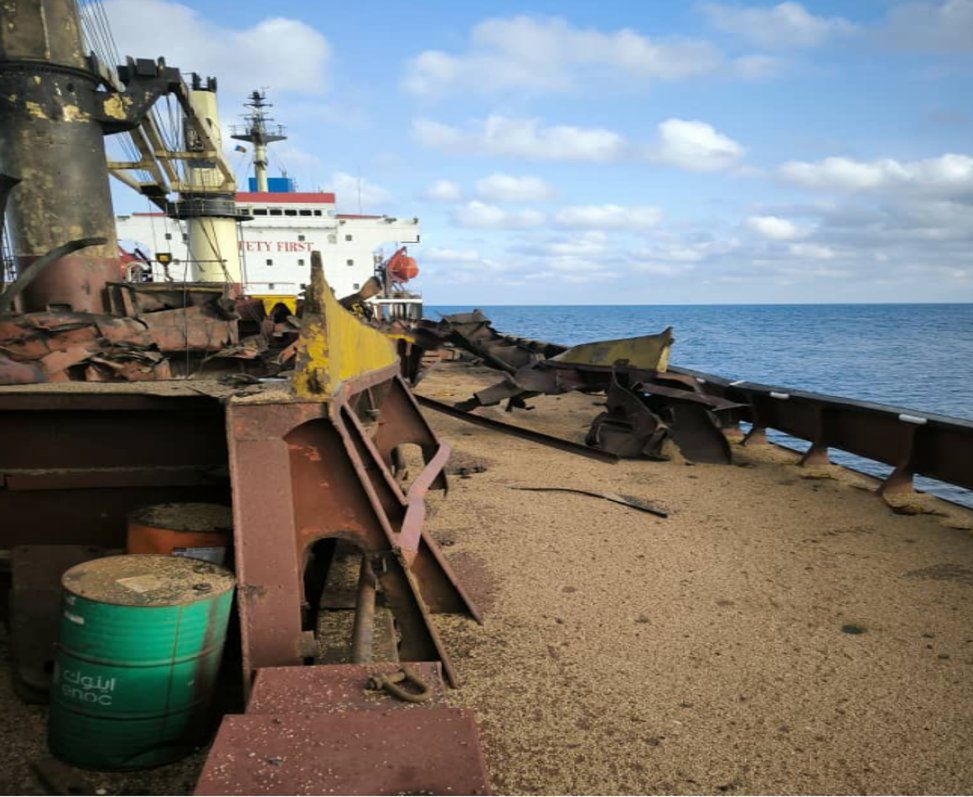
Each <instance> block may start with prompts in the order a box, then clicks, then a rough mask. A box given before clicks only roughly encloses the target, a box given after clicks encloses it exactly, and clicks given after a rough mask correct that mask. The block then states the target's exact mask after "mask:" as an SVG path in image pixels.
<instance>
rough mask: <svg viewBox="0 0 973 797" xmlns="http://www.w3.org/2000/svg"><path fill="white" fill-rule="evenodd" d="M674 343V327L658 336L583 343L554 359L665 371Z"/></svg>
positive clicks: (574, 363)
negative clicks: (626, 362) (621, 361)
mask: <svg viewBox="0 0 973 797" xmlns="http://www.w3.org/2000/svg"><path fill="white" fill-rule="evenodd" d="M673 341H674V338H673V336H672V327H666V328H665V329H664V330H663V331H662V332H660V333H659V334H658V335H641V336H639V337H637V338H621V339H619V340H599V341H595V342H594V343H582V344H581V345H580V346H574V347H572V348H570V349H568V350H567V351H565V352H561V354H559V355H557V356H556V357H552V358H551V359H552V360H554V361H555V362H559V363H570V364H572V365H605V366H611V365H614V364H615V363H616V362H618V361H619V360H628V364H629V365H630V366H631V367H632V368H638V369H640V370H644V371H665V370H666V368H667V367H668V366H669V349H670V348H671V346H672V343H673Z"/></svg>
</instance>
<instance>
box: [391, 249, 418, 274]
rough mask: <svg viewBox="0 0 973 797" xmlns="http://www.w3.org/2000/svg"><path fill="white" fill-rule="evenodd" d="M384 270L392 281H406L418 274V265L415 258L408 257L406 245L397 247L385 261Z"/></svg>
mask: <svg viewBox="0 0 973 797" xmlns="http://www.w3.org/2000/svg"><path fill="white" fill-rule="evenodd" d="M385 270H386V272H387V273H388V275H389V279H390V280H391V281H392V282H398V283H403V282H408V281H409V280H411V279H415V278H416V277H418V276H419V266H417V265H416V261H415V258H413V257H409V255H408V250H407V249H406V247H404V246H403V247H402V248H401V249H397V250H396V252H395V254H394V255H392V257H390V258H389V259H388V261H386V263H385Z"/></svg>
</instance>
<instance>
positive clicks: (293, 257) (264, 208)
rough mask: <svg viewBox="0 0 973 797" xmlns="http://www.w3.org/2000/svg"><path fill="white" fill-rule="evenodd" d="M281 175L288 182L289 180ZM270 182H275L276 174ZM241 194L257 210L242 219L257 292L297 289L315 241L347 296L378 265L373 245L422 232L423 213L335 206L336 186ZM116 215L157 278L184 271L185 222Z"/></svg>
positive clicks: (390, 244) (249, 283)
mask: <svg viewBox="0 0 973 797" xmlns="http://www.w3.org/2000/svg"><path fill="white" fill-rule="evenodd" d="M284 182H286V184H287V186H288V187H291V185H292V184H291V182H290V181H289V180H286V181H284ZM272 184H274V186H275V187H276V185H277V184H278V183H277V180H272ZM236 200H237V206H238V207H239V208H240V210H241V211H244V212H246V213H247V215H249V216H251V217H252V218H251V220H250V221H245V222H241V223H240V225H239V247H240V258H241V265H242V268H243V277H244V284H245V285H246V290H247V293H248V294H250V295H252V296H261V297H263V296H266V297H272V296H280V297H291V296H295V295H297V293H299V292H300V289H301V285H302V284H304V283H305V282H306V281H307V275H308V268H309V266H310V262H311V251H312V250H314V249H318V250H320V251H321V254H322V257H323V260H324V268H325V276H326V278H327V280H328V282H329V283H330V285H331V287H332V288H333V289H334V292H335V295H337V296H347V295H348V294H351V293H354V292H355V291H357V290H358V289H359V288H360V287H361V286H362V285H363V284H364V283H365V281H366V280H367V279H368V278H369V277H371V276H372V274H373V273H374V271H375V263H376V256H377V255H376V252H379V251H381V250H383V249H389V250H391V249H394V248H395V247H397V246H398V245H400V244H416V243H419V240H420V233H419V220H418V219H416V218H410V219H398V218H394V217H392V216H385V215H359V214H343V213H337V212H336V211H335V195H334V194H333V193H328V192H302V191H293V190H286V191H281V190H277V191H273V190H271V191H248V192H241V193H238V194H237V195H236ZM116 222H117V226H118V237H119V240H120V241H122V242H123V246H124V247H125V248H126V249H127V250H128V251H132V250H133V249H134V248H138V249H139V251H141V252H142V253H143V254H144V255H145V256H146V257H147V259H148V260H150V261H153V264H154V265H153V278H154V279H158V280H163V279H165V278H166V273H168V276H169V277H171V278H172V279H176V280H182V279H183V278H184V277H183V272H184V271H186V269H187V268H188V263H187V257H188V252H187V247H186V240H185V236H186V233H185V230H184V229H183V226H182V223H181V222H179V221H177V220H174V219H170V218H167V217H166V216H165V214H162V213H133V214H131V215H126V216H119V217H118V218H117V219H116ZM160 253H165V254H168V255H169V257H170V259H171V262H170V263H169V264H167V265H166V266H162V265H159V264H158V263H157V261H158V255H159V254H160ZM378 257H379V259H381V256H380V255H379V256H378ZM163 259H166V258H163Z"/></svg>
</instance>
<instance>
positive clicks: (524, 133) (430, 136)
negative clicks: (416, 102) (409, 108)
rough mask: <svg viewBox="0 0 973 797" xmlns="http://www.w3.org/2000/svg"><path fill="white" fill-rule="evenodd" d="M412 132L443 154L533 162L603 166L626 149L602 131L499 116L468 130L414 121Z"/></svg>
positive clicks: (621, 140) (615, 136)
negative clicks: (463, 154) (519, 159)
mask: <svg viewBox="0 0 973 797" xmlns="http://www.w3.org/2000/svg"><path fill="white" fill-rule="evenodd" d="M412 132H413V135H414V136H415V138H416V139H417V140H418V141H419V143H420V144H423V145H425V146H428V147H432V148H434V149H439V150H443V151H446V152H459V153H470V154H478V155H500V156H508V157H515V158H532V159H536V160H570V161H593V162H596V163H598V162H606V161H612V160H617V159H618V158H620V157H621V156H622V155H623V154H624V153H625V150H626V148H627V144H626V142H625V139H624V138H622V137H621V136H620V135H618V134H617V133H613V132H612V131H611V130H605V129H604V128H599V127H571V126H568V125H554V126H550V127H545V126H543V125H542V124H541V123H540V121H539V120H538V119H514V118H510V117H506V116H500V115H492V116H488V117H487V118H486V119H485V120H483V122H482V123H480V124H478V125H476V126H474V127H473V128H472V129H467V130H461V129H460V128H457V127H451V126H449V125H444V124H441V123H439V122H434V121H430V120H427V119H417V120H415V121H414V122H413V123H412Z"/></svg>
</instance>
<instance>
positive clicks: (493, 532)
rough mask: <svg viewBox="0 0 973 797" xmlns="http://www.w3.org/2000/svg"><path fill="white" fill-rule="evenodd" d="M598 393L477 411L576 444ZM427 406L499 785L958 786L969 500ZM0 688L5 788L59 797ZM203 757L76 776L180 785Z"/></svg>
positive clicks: (167, 788)
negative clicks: (464, 417) (632, 502)
mask: <svg viewBox="0 0 973 797" xmlns="http://www.w3.org/2000/svg"><path fill="white" fill-rule="evenodd" d="M495 378H496V372H495V371H492V370H489V369H485V368H480V367H476V366H470V365H466V364H463V363H459V362H445V363H441V364H438V365H436V366H435V367H434V368H433V369H432V370H431V372H430V374H429V375H428V376H427V378H426V379H425V380H424V381H423V382H422V383H421V384H420V386H419V390H418V392H419V393H420V394H422V395H425V396H429V397H432V398H437V399H441V400H443V401H446V402H448V403H455V402H456V401H458V400H460V399H464V398H466V397H467V396H469V395H470V393H471V392H473V391H475V390H479V389H482V388H484V387H486V386H488V385H490V384H491V383H492V382H494V381H495ZM52 387H53V386H52ZM60 387H61V389H63V387H64V386H60ZM105 389H109V390H110V389H112V388H109V387H108V386H105ZM600 400H601V399H600V398H599V397H597V396H590V395H583V394H579V393H572V394H567V395H563V396H539V397H536V398H533V399H531V402H530V403H531V405H532V406H533V407H534V409H533V410H530V411H523V410H517V411H515V412H514V413H513V414H512V415H509V414H505V413H503V412H502V411H501V410H500V409H499V408H496V407H492V408H483V409H479V410H477V413H478V414H481V415H485V416H488V417H491V416H492V417H494V418H497V419H503V420H505V421H508V422H513V423H516V424H519V425H524V426H529V427H530V428H534V429H537V430H539V431H543V432H547V433H550V434H556V435H559V436H561V437H566V438H569V439H572V440H576V441H578V442H580V441H582V440H583V438H584V436H585V433H586V430H587V428H588V426H589V424H590V421H591V419H592V417H593V416H594V415H595V414H597V413H598V411H599V409H600V408H599V407H596V406H594V405H595V403H596V402H599V401H600ZM427 417H428V419H429V421H430V423H431V424H432V425H433V427H434V429H435V431H437V432H438V433H439V435H440V436H441V437H442V438H443V439H444V440H446V441H447V442H448V443H449V444H450V445H452V446H453V448H454V454H453V457H452V460H451V464H450V466H449V470H450V471H452V472H453V473H454V474H458V475H455V476H454V477H453V479H452V485H451V490H450V494H449V496H448V498H445V499H443V498H441V497H438V496H437V497H434V498H430V499H429V500H430V510H431V511H430V519H429V521H428V524H427V528H428V530H429V531H430V532H431V533H432V535H433V536H434V537H435V538H436V539H437V540H438V541H439V542H440V544H441V545H442V546H443V549H444V551H445V553H446V556H447V557H448V559H449V561H450V563H451V565H452V566H453V568H454V570H455V571H456V572H457V574H458V575H459V576H460V578H461V579H462V581H463V583H464V584H465V585H466V586H467V587H468V589H469V591H470V592H471V593H472V598H473V599H474V601H476V602H477V603H478V604H479V605H480V607H481V609H482V610H483V614H484V620H485V625H484V626H479V625H476V624H475V623H474V622H473V621H472V620H469V619H463V618H460V617H455V616H446V615H440V616H437V618H436V621H435V624H436V626H437V627H438V629H439V631H440V634H441V635H442V637H443V641H444V642H445V643H446V646H447V647H448V648H449V649H450V650H451V651H452V652H453V657H454V664H455V665H456V670H457V672H458V675H459V679H460V688H459V689H457V690H452V691H451V692H450V693H449V696H448V698H449V701H450V703H451V704H453V705H456V706H462V707H466V708H472V709H474V710H475V712H476V715H477V719H478V721H479V724H480V728H481V738H482V740H483V745H484V751H485V754H486V761H487V765H488V768H489V770H490V775H491V780H492V785H493V788H494V790H495V791H497V792H500V793H558V792H560V793H633V792H642V793H668V792H672V793H700V792H703V793H735V792H749V793H760V792H763V793H767V792H775V793H792V792H803V793H848V792H881V793H900V792H916V793H955V792H965V791H968V790H969V785H970V783H971V781H973V752H971V751H970V749H969V746H968V744H967V742H966V739H967V736H968V731H969V728H970V727H971V721H973V700H971V697H973V679H971V678H970V677H969V674H970V667H971V666H973V640H971V639H970V638H969V637H970V632H969V628H970V625H969V618H970V616H971V609H973V606H971V597H973V592H971V588H973V536H971V534H970V530H971V528H973V512H970V511H968V510H964V509H960V508H957V507H954V506H952V505H950V504H947V503H945V502H941V501H938V500H937V499H934V498H932V497H929V496H922V497H920V499H919V500H918V501H917V502H916V504H917V506H916V509H922V510H924V511H925V513H924V514H918V515H905V514H895V513H893V512H892V511H891V510H890V509H889V507H888V506H887V505H886V504H885V503H883V502H882V501H881V500H880V499H878V498H876V496H875V495H874V494H873V490H874V488H875V483H874V482H873V481H871V480H870V479H868V478H867V477H864V476H860V475H857V474H853V473H851V472H848V471H845V470H842V469H841V468H839V467H836V466H828V467H827V468H826V469H820V468H818V469H809V468H798V467H796V464H795V463H796V461H797V456H796V455H793V454H790V453H788V452H785V451H782V450H780V449H777V448H775V447H773V446H767V445H763V446H748V447H746V448H741V447H739V446H734V458H735V463H736V464H735V465H734V466H730V467H726V466H719V465H694V466H687V465H684V464H680V463H679V462H651V461H645V460H629V461H621V462H619V463H616V464H609V463H603V462H598V461H593V460H591V459H588V458H582V457H578V456H576V455H573V454H571V453H568V452H565V451H560V450H555V449H552V448H549V447H545V446H541V445H537V444H535V443H533V442H529V441H526V440H522V439H519V438H516V437H511V436H508V435H502V434H499V433H497V432H495V431H491V430H488V429H484V428H481V427H478V426H473V425H470V424H468V423H465V422H463V421H461V420H457V419H454V418H451V417H448V416H444V415H440V414H437V413H431V412H430V413H427ZM524 487H532V488H536V487H548V488H549V487H557V488H576V489H582V490H589V491H593V492H606V493H616V494H620V495H623V496H626V497H630V498H635V499H639V500H641V501H644V502H647V503H649V504H651V505H653V506H656V507H659V508H662V509H664V510H666V511H667V512H668V513H669V517H668V518H666V519H663V518H659V517H656V516H654V515H651V514H647V513H644V512H639V511H636V510H635V509H633V508H630V507H627V506H622V505H618V504H616V503H611V502H607V501H603V500H599V499H598V498H595V497H592V496H590V495H577V494H567V493H545V492H531V491H525V490H519V489H515V488H524ZM3 677H4V678H5V679H8V678H9V675H8V673H7V671H6V670H5V671H4V672H3ZM0 694H2V696H0V705H2V706H3V710H4V712H5V716H6V717H7V718H8V722H7V723H5V725H4V728H3V729H2V731H0V742H2V744H3V745H4V748H5V749H6V750H7V751H8V754H7V755H6V756H5V759H6V760H5V764H4V766H3V769H2V770H0V785H2V786H5V787H6V786H9V787H12V788H16V789H18V790H24V789H26V790H27V791H28V792H29V791H30V790H31V788H32V785H33V787H34V788H35V789H36V793H45V791H44V789H43V787H42V785H41V782H40V781H39V780H38V779H37V777H36V775H35V774H34V773H33V771H32V766H33V765H34V764H35V763H36V762H37V761H39V760H40V759H43V758H44V757H45V756H46V755H47V754H46V750H45V745H44V728H45V719H46V710H45V709H44V708H41V707H38V706H26V705H23V704H22V703H20V701H19V700H17V699H16V697H15V696H14V694H13V692H12V690H11V688H10V686H9V681H8V680H5V681H4V684H3V687H2V693H0ZM202 761H203V756H202V755H197V756H194V757H192V758H190V759H187V760H186V761H183V762H180V763H179V764H176V765H172V766H169V767H164V768H161V769H157V770H153V771H150V772H143V773H128V774H115V775H99V774H94V773H90V774H89V775H88V776H87V777H88V781H87V782H88V784H89V785H90V786H91V787H93V788H95V789H104V790H105V791H106V792H107V793H125V792H129V793H131V792H142V793H145V792H149V793H185V792H187V791H190V790H191V789H192V784H193V782H194V781H195V778H196V775H197V773H198V769H199V767H200V766H201V765H202ZM48 788H49V787H48Z"/></svg>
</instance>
